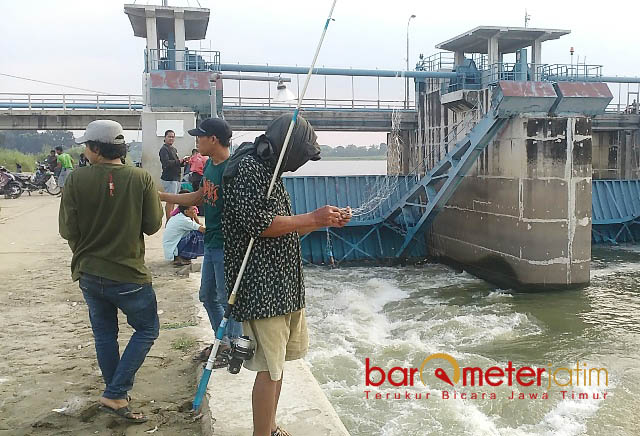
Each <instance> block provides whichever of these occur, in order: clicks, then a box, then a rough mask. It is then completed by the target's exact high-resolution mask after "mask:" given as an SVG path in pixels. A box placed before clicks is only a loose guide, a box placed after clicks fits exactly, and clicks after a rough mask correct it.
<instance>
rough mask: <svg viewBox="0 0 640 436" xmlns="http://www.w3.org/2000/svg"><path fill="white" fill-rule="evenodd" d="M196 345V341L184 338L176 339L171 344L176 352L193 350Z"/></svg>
mask: <svg viewBox="0 0 640 436" xmlns="http://www.w3.org/2000/svg"><path fill="white" fill-rule="evenodd" d="M195 344H196V341H195V339H191V338H185V337H184V336H181V337H179V338H178V339H174V340H173V342H171V347H172V348H173V349H174V350H180V351H188V350H189V349H191V348H193V346H194V345H195Z"/></svg>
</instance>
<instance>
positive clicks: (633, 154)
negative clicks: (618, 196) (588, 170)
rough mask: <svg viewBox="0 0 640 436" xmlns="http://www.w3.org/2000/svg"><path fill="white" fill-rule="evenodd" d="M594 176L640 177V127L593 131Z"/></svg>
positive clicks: (601, 177) (613, 177)
mask: <svg viewBox="0 0 640 436" xmlns="http://www.w3.org/2000/svg"><path fill="white" fill-rule="evenodd" d="M639 127H640V126H639ZM593 178H594V179H638V178H640V129H615V130H599V131H597V132H594V133H593Z"/></svg>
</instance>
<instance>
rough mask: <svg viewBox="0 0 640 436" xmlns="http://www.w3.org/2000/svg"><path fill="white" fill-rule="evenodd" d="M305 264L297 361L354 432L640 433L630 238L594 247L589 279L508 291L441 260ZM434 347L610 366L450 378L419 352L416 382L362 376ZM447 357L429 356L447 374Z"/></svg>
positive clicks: (348, 165) (324, 167)
mask: <svg viewBox="0 0 640 436" xmlns="http://www.w3.org/2000/svg"><path fill="white" fill-rule="evenodd" d="M385 170H386V168H385V163H384V161H348V162H340V161H320V162H312V163H310V164H307V165H305V167H303V168H302V169H301V170H300V171H299V172H298V173H296V174H295V175H346V174H384V173H385ZM305 276H306V285H307V315H308V319H309V326H310V332H311V349H310V351H309V354H308V356H307V361H308V362H309V363H310V365H311V367H312V372H313V374H314V376H315V377H316V379H317V380H318V381H319V383H320V385H321V386H322V388H323V390H324V392H325V393H326V395H327V396H328V398H329V400H330V401H331V403H332V404H333V406H334V407H335V409H336V411H337V412H338V414H339V415H340V417H341V419H342V421H343V422H344V423H345V425H346V427H347V429H348V430H349V432H350V433H351V434H352V435H367V436H368V435H384V436H401V435H402V436H405V435H444V434H446V435H473V436H476V435H504V436H507V435H509V436H510V435H515V436H520V435H549V436H551V435H559V436H569V435H593V436H596V435H603V434H604V435H607V436H614V435H615V436H617V435H621V436H632V435H638V434H640V384H639V383H638V381H639V380H640V292H639V290H638V286H637V283H638V281H639V280H640V247H634V246H626V247H594V249H593V260H592V265H591V284H590V286H589V287H587V288H584V289H582V290H574V291H565V292H541V293H527V294H518V293H511V292H509V290H501V289H497V288H495V287H494V286H492V285H490V284H488V283H486V282H484V281H482V280H479V279H477V278H475V277H473V276H471V275H469V274H467V273H460V272H456V271H453V270H451V269H449V268H447V267H445V266H442V265H438V264H426V265H421V266H408V267H397V268H388V267H367V268H363V267H362V268H358V267H354V268H338V269H327V268H322V267H313V266H310V267H306V269H305ZM435 353H446V354H448V355H450V356H451V357H453V358H454V359H455V360H456V362H457V363H458V364H459V366H460V367H474V368H481V369H483V370H486V369H488V368H489V367H492V366H496V367H499V368H507V365H508V362H510V361H511V362H512V365H513V367H515V368H520V367H523V366H530V367H532V368H534V370H536V371H537V370H538V368H546V369H549V370H550V371H554V370H555V369H557V368H561V367H564V368H574V370H575V368H576V365H578V367H581V366H582V367H585V368H591V369H593V368H595V369H603V368H604V369H605V370H606V371H607V372H606V375H607V379H606V383H605V380H604V379H605V376H604V373H603V372H601V374H602V375H603V380H602V381H600V383H599V384H598V383H596V382H595V376H597V372H596V373H595V374H594V375H595V376H594V382H593V383H591V384H590V385H587V386H585V384H587V383H585V382H586V379H584V380H583V379H582V377H583V376H579V377H575V378H571V379H569V378H568V377H567V374H568V372H567V371H564V372H563V371H560V372H558V373H556V375H557V384H559V385H562V384H569V383H571V385H569V386H567V387H560V386H558V385H556V384H552V385H551V386H549V377H548V376H547V372H545V373H543V374H542V376H541V382H542V385H541V386H530V387H524V386H521V385H517V384H514V385H512V386H508V385H507V378H506V377H504V378H502V380H503V382H504V383H502V384H501V385H500V386H495V387H494V386H489V385H487V384H486V383H485V384H484V385H483V386H479V385H478V384H477V383H476V385H475V386H469V385H467V386H462V385H461V383H455V386H454V387H451V386H449V385H447V384H446V383H444V382H442V381H441V380H439V379H437V378H435V377H434V376H433V375H432V374H433V371H434V368H435V366H434V367H433V368H431V365H432V364H434V362H435V360H434V361H432V362H431V363H428V364H426V370H425V372H424V374H425V384H423V383H422V382H421V381H420V378H419V377H418V376H417V375H416V377H415V381H416V383H415V384H414V386H407V387H405V386H400V387H396V386H392V385H390V384H389V382H388V380H387V381H386V382H385V383H383V384H382V385H380V386H378V387H374V386H366V385H365V379H366V363H365V362H366V359H367V358H369V362H370V366H371V367H372V366H377V367H380V368H382V369H384V370H385V371H388V370H390V369H391V368H393V367H401V368H407V369H409V368H419V367H420V365H421V363H422V362H423V361H424V359H425V358H426V357H427V356H430V355H432V354H435ZM441 362H442V361H441ZM447 365H449V364H448V363H447V362H444V363H441V364H440V365H439V367H441V368H443V369H445V371H448V374H449V375H450V376H451V375H453V371H451V369H450V368H451V366H447ZM584 373H585V371H582V374H583V375H584ZM371 374H373V375H371ZM371 374H370V380H371V381H374V382H375V381H379V379H380V377H379V376H377V375H376V374H378V373H377V372H375V370H374V372H372V373H371ZM574 374H575V372H574ZM578 374H581V373H578ZM398 377H399V378H398ZM394 378H395V379H396V382H397V381H398V380H399V379H402V374H401V373H398V372H396V376H395V377H394ZM494 381H495V379H494ZM581 382H582V383H581ZM366 391H369V392H368V393H367V392H366ZM443 391H444V392H446V393H447V394H448V396H449V398H445V397H443V396H444V394H443ZM563 391H564V392H563ZM376 393H379V394H380V395H381V398H380V399H376V397H375V394H376ZM427 393H428V394H429V398H426V396H427V395H426V394H427ZM520 393H524V394H525V398H524V399H520V398H519V394H520ZM542 393H546V397H543V396H542ZM605 393H606V394H607V396H606V398H605V397H604V394H605ZM396 394H397V395H398V396H399V397H400V398H399V399H396V398H395V395H396ZM417 394H420V397H421V398H419V399H417V398H416V396H417ZM454 394H455V395H456V398H453V396H454ZM463 394H465V395H466V397H465V398H460V397H461V396H462V395H463ZM472 394H475V396H476V397H477V399H476V398H475V397H473V398H472ZM483 394H484V398H483ZM529 394H537V395H534V397H537V398H535V399H532V398H531V396H529ZM387 395H388V397H389V398H388V399H387ZM492 395H493V396H492ZM407 396H409V397H410V398H409V399H407ZM512 396H513V397H514V398H513V399H512V398H511V397H512ZM581 396H582V397H585V398H581ZM596 397H597V398H596Z"/></svg>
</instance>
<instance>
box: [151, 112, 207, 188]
mask: <svg viewBox="0 0 640 436" xmlns="http://www.w3.org/2000/svg"><path fill="white" fill-rule="evenodd" d="M141 118H142V121H141V123H142V167H143V168H144V169H145V170H147V171H148V172H149V173H150V174H151V175H152V176H153V179H154V180H155V181H156V182H157V183H159V182H160V176H161V174H162V166H161V165H160V158H159V156H158V152H159V151H160V147H162V144H163V143H164V132H165V131H166V130H173V131H175V132H176V141H175V142H174V144H173V145H174V146H175V147H176V148H177V149H178V157H184V156H191V150H193V149H194V148H195V145H196V142H195V138H194V137H192V136H190V135H189V134H188V133H187V131H188V130H190V129H193V128H195V127H196V115H195V113H194V112H151V111H144V112H142V116H141ZM158 186H160V185H158Z"/></svg>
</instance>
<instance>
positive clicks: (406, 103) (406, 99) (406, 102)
mask: <svg viewBox="0 0 640 436" xmlns="http://www.w3.org/2000/svg"><path fill="white" fill-rule="evenodd" d="M415 17H416V16H415V15H414V14H411V16H410V17H409V19H408V20H407V71H409V23H411V19H412V18H415ZM404 108H405V109H408V108H409V78H408V77H407V78H405V82H404Z"/></svg>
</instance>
